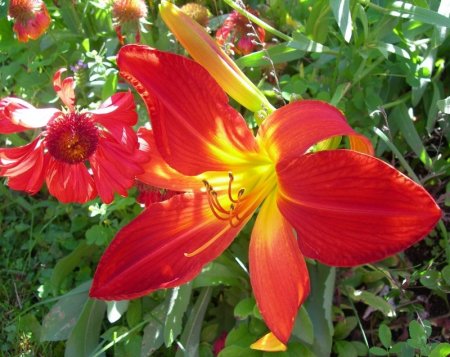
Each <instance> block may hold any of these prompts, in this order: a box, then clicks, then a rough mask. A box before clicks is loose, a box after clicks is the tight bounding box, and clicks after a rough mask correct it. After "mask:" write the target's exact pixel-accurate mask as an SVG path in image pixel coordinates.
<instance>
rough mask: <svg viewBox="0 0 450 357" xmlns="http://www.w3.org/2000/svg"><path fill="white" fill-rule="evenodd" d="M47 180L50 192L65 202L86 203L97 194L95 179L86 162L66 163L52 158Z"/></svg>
mask: <svg viewBox="0 0 450 357" xmlns="http://www.w3.org/2000/svg"><path fill="white" fill-rule="evenodd" d="M46 181H47V187H48V191H49V192H50V194H51V195H53V196H55V197H56V198H57V199H58V201H60V202H63V203H69V202H76V203H86V202H88V201H90V200H92V199H94V198H95V196H96V194H97V192H96V191H95V186H94V180H93V179H92V176H91V175H89V172H88V170H87V168H86V166H85V164H84V163H80V164H66V163H63V162H60V161H57V160H55V159H53V158H52V159H50V164H49V167H48V171H47V178H46Z"/></svg>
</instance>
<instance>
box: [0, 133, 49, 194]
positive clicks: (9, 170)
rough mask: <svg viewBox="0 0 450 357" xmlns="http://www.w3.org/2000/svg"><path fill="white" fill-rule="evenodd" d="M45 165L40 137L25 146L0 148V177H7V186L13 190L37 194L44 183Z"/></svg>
mask: <svg viewBox="0 0 450 357" xmlns="http://www.w3.org/2000/svg"><path fill="white" fill-rule="evenodd" d="M47 164H48V159H47V157H46V155H44V147H43V145H42V139H41V137H40V136H38V137H37V138H36V139H35V140H34V141H33V142H31V143H30V144H28V145H25V146H21V147H18V148H0V176H5V177H8V186H9V187H10V188H11V189H13V190H18V191H25V192H28V193H30V194H35V193H36V192H38V191H39V190H40V189H41V187H42V184H43V183H44V177H45V172H46V168H47Z"/></svg>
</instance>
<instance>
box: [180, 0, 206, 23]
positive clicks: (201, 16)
mask: <svg viewBox="0 0 450 357" xmlns="http://www.w3.org/2000/svg"><path fill="white" fill-rule="evenodd" d="M181 11H183V12H184V13H185V14H186V15H188V16H189V17H190V18H191V19H193V20H194V21H196V22H198V23H199V24H200V25H202V26H203V27H206V25H208V20H209V19H208V17H209V16H208V9H207V8H206V7H204V6H203V5H200V4H196V3H195V2H189V3H187V4H185V5H183V6H182V7H181Z"/></svg>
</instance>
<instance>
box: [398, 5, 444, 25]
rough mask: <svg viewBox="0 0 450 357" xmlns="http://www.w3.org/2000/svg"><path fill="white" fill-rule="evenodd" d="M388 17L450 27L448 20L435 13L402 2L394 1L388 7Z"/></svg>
mask: <svg viewBox="0 0 450 357" xmlns="http://www.w3.org/2000/svg"><path fill="white" fill-rule="evenodd" d="M390 15H392V16H395V17H402V18H407V19H412V20H415V21H419V22H424V23H426V24H430V25H434V26H444V27H450V19H449V18H448V17H445V16H442V15H441V14H438V13H437V12H435V11H431V10H428V9H425V8H423V7H419V6H414V5H412V4H409V3H406V2H403V1H394V3H393V4H392V6H391V7H390Z"/></svg>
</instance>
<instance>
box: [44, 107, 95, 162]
mask: <svg viewBox="0 0 450 357" xmlns="http://www.w3.org/2000/svg"><path fill="white" fill-rule="evenodd" d="M97 145H98V129H97V128H96V126H95V125H94V123H93V121H92V120H91V119H90V117H89V115H87V114H79V113H67V114H63V115H61V116H60V117H59V118H57V119H55V120H54V121H52V122H50V123H49V124H48V125H47V133H46V147H47V150H48V152H49V153H50V155H52V156H53V157H54V158H55V159H56V160H59V161H62V162H66V163H69V164H77V163H79V162H82V161H85V160H87V159H88V158H89V157H90V156H91V155H92V154H93V153H94V152H95V150H96V149H97Z"/></svg>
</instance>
